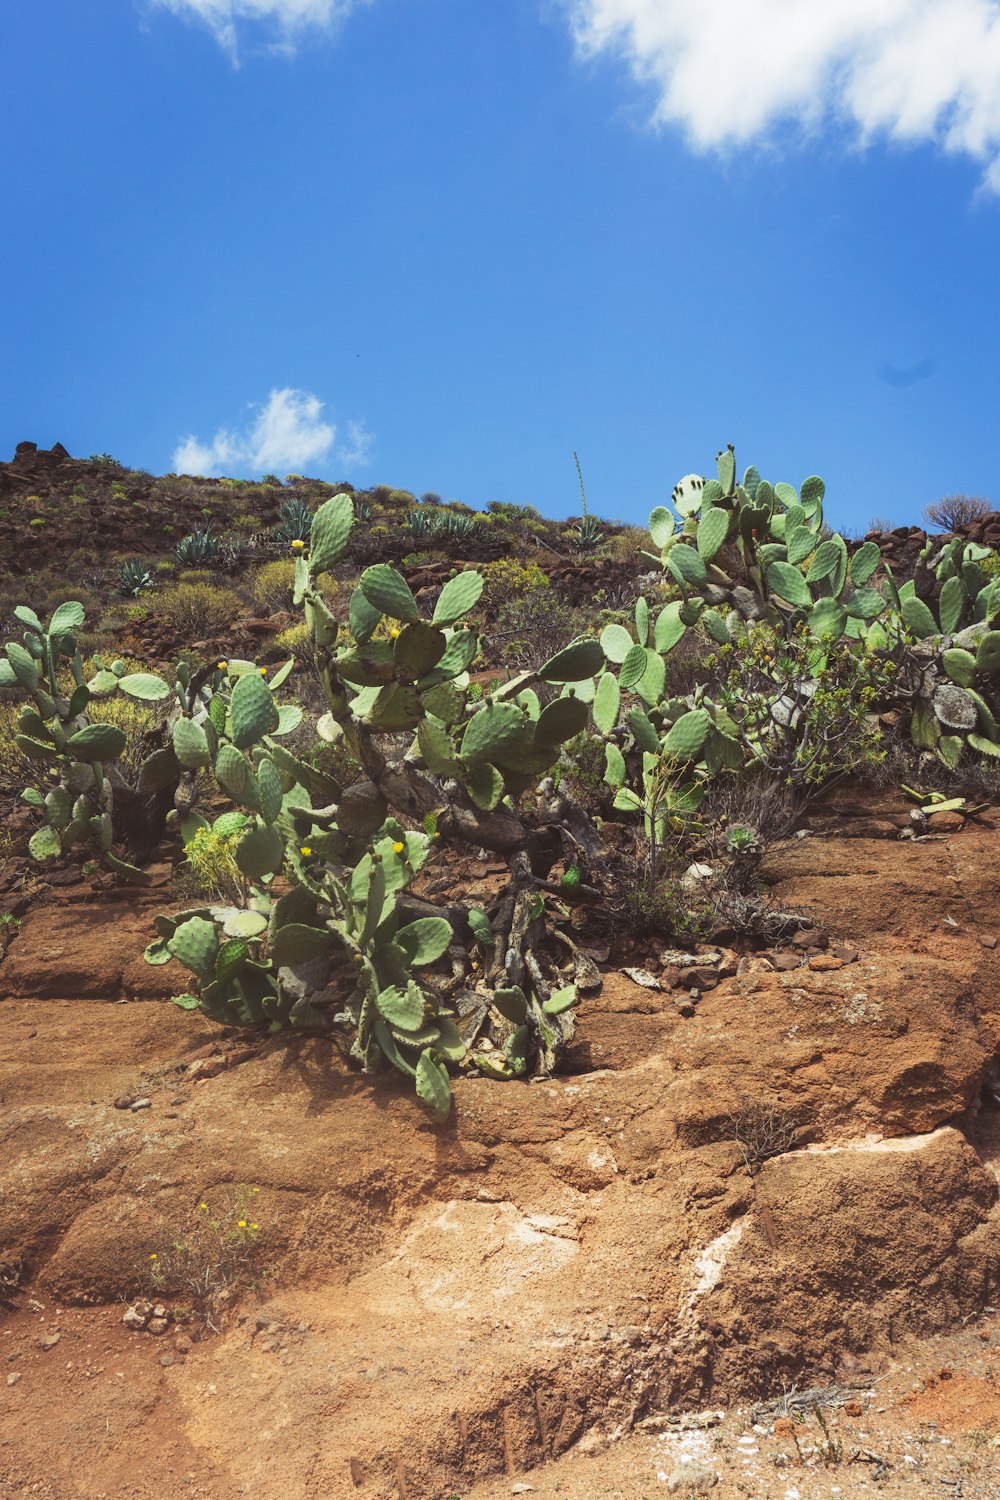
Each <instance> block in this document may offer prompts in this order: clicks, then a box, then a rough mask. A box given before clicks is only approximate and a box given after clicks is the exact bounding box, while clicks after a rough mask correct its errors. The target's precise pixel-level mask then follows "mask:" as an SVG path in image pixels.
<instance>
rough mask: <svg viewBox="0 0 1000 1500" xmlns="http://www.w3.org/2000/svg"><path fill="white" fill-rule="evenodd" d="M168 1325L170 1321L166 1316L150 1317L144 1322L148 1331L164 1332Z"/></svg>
mask: <svg viewBox="0 0 1000 1500" xmlns="http://www.w3.org/2000/svg"><path fill="white" fill-rule="evenodd" d="M169 1327H170V1323H169V1321H168V1319H166V1318H150V1320H149V1322H148V1323H147V1324H146V1331H147V1332H148V1333H166V1331H167V1329H168V1328H169Z"/></svg>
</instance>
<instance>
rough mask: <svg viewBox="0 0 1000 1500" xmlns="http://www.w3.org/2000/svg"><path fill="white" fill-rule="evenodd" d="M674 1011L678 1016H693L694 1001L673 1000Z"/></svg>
mask: <svg viewBox="0 0 1000 1500" xmlns="http://www.w3.org/2000/svg"><path fill="white" fill-rule="evenodd" d="M674 1009H675V1010H676V1012H677V1014H678V1015H679V1016H693V1015H694V1001H693V1000H675V1001H674Z"/></svg>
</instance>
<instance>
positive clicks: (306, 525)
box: [273, 496, 313, 542]
mask: <svg viewBox="0 0 1000 1500" xmlns="http://www.w3.org/2000/svg"><path fill="white" fill-rule="evenodd" d="M278 521H279V524H278V525H277V526H276V527H275V528H274V532H273V536H274V540H275V541H276V542H308V541H309V536H310V533H311V531H312V523H313V514H312V511H311V510H310V509H309V507H308V505H307V504H306V502H305V501H304V500H301V499H299V497H298V496H295V497H294V498H293V499H291V500H286V501H285V503H284V504H283V505H282V506H280V507H279V510H278Z"/></svg>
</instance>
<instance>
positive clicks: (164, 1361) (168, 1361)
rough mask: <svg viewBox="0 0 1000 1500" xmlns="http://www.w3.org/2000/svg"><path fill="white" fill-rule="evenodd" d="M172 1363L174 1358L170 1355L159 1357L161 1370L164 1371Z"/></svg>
mask: <svg viewBox="0 0 1000 1500" xmlns="http://www.w3.org/2000/svg"><path fill="white" fill-rule="evenodd" d="M173 1362H174V1356H173V1355H172V1354H161V1355H160V1364H161V1365H162V1366H163V1368H164V1369H165V1370H166V1369H169V1367H170V1366H171V1365H172V1364H173Z"/></svg>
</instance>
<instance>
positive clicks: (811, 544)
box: [785, 526, 817, 567]
mask: <svg viewBox="0 0 1000 1500" xmlns="http://www.w3.org/2000/svg"><path fill="white" fill-rule="evenodd" d="M816 547H817V542H816V533H815V532H814V531H811V530H810V529H809V527H808V526H795V527H792V528H791V529H790V531H788V532H786V535H785V556H786V559H787V561H788V562H790V563H791V564H792V565H793V566H795V567H797V566H798V565H799V563H804V562H805V560H806V558H807V557H810V556H811V555H812V553H813V552H815V551H816Z"/></svg>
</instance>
